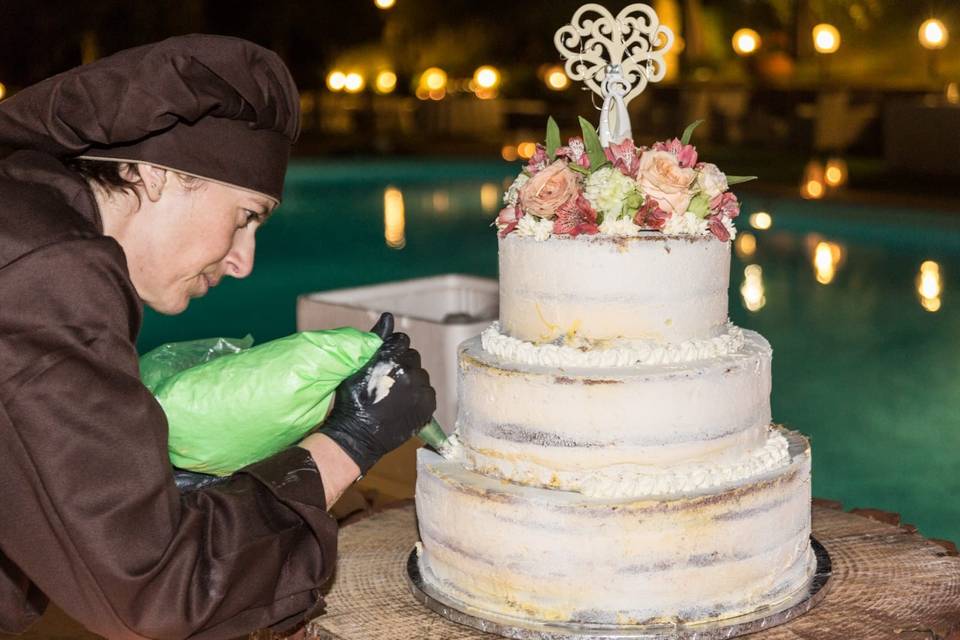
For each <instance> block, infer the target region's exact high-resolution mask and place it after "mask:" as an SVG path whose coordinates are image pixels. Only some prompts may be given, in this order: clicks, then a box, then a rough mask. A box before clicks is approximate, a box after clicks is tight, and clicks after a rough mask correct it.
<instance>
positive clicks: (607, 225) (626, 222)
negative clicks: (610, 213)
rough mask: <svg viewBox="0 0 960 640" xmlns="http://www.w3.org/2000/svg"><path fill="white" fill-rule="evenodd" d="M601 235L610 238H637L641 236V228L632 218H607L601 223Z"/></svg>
mask: <svg viewBox="0 0 960 640" xmlns="http://www.w3.org/2000/svg"><path fill="white" fill-rule="evenodd" d="M600 233H604V234H606V235H608V236H636V235H640V227H639V226H638V225H637V224H635V223H634V222H633V220H631V219H630V218H620V219H619V220H614V219H612V218H607V219H605V220H604V221H603V222H601V223H600Z"/></svg>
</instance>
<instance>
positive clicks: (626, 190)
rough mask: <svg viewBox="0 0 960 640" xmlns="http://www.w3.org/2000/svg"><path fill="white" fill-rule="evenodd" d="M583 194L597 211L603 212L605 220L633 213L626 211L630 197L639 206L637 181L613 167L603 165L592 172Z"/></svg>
mask: <svg viewBox="0 0 960 640" xmlns="http://www.w3.org/2000/svg"><path fill="white" fill-rule="evenodd" d="M583 195H584V196H585V197H586V198H587V200H588V201H589V202H590V205H591V206H592V207H593V208H594V209H596V211H597V213H600V214H603V219H604V221H606V220H611V221H613V220H616V219H617V218H619V217H620V216H621V215H622V214H624V213H631V212H630V211H624V209H625V204H626V203H627V199H628V198H629V199H632V200H636V201H637V206H639V197H638V193H637V185H636V182H634V181H633V179H632V178H628V177H627V176H625V175H623V174H622V173H620V170H619V169H614V168H613V167H603V168H602V169H598V170H597V171H594V172H593V173H591V174H590V177H588V178H587V182H586V184H585V185H584V189H583Z"/></svg>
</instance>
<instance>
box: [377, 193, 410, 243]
mask: <svg viewBox="0 0 960 640" xmlns="http://www.w3.org/2000/svg"><path fill="white" fill-rule="evenodd" d="M405 228H406V215H405V213H404V207H403V193H402V192H401V191H400V189H397V188H396V187H387V188H386V189H385V190H384V192H383V237H384V239H385V240H386V242H387V246H388V247H390V248H391V249H403V247H404V246H406V244H407V237H406V235H405Z"/></svg>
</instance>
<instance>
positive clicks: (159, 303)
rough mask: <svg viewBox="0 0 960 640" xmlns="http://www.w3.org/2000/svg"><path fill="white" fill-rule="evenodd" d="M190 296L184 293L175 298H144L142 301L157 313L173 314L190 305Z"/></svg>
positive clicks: (182, 310)
mask: <svg viewBox="0 0 960 640" xmlns="http://www.w3.org/2000/svg"><path fill="white" fill-rule="evenodd" d="M198 297H199V296H198ZM190 298H191V296H190V295H188V294H184V295H183V296H182V297H180V298H176V299H174V298H171V299H168V300H144V303H145V304H146V305H147V306H148V307H150V308H151V309H153V310H154V311H156V312H157V313H161V314H163V315H165V316H175V315H177V314H180V313H183V312H184V311H186V310H187V307H188V306H190Z"/></svg>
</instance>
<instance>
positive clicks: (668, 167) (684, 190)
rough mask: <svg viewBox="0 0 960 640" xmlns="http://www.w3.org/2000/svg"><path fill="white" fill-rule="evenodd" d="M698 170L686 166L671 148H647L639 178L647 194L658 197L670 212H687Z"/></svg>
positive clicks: (641, 162)
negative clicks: (665, 149) (650, 149)
mask: <svg viewBox="0 0 960 640" xmlns="http://www.w3.org/2000/svg"><path fill="white" fill-rule="evenodd" d="M696 178H697V172H696V171H694V170H693V169H690V168H686V169H685V168H682V167H681V166H680V164H679V162H678V160H677V156H675V155H673V154H672V153H670V152H668V151H656V150H654V151H647V152H646V153H644V154H643V155H642V156H640V170H639V173H638V174H637V182H638V183H639V184H640V188H641V189H642V190H643V193H644V195H646V196H650V197H652V198H654V199H656V200H657V202H658V203H659V205H660V207H661V208H662V209H663V210H664V211H666V212H667V213H670V214H677V215H683V214H684V213H686V212H687V207H688V206H689V205H690V198H691V197H692V194H691V193H690V185H691V183H692V182H693V181H694V180H696Z"/></svg>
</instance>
